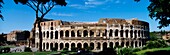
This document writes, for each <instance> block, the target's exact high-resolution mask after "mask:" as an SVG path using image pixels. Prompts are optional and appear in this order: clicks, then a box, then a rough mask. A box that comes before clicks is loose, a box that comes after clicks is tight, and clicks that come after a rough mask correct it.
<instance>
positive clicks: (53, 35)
mask: <svg viewBox="0 0 170 55" xmlns="http://www.w3.org/2000/svg"><path fill="white" fill-rule="evenodd" d="M148 33H149V32H148V31H143V30H118V29H116V30H112V29H110V30H106V29H105V30H76V31H75V30H71V31H69V30H65V31H63V30H60V31H50V32H49V31H46V32H45V31H44V32H43V37H44V38H50V39H58V37H94V36H96V37H97V36H107V34H108V36H109V37H126V38H128V37H130V38H137V37H147V36H148ZM37 35H38V34H37Z"/></svg>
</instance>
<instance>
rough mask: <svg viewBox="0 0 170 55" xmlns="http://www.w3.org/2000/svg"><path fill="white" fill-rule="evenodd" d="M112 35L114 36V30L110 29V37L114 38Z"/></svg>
mask: <svg viewBox="0 0 170 55" xmlns="http://www.w3.org/2000/svg"><path fill="white" fill-rule="evenodd" d="M112 34H113V30H112V29H110V32H109V36H110V37H112V36H113V35H112Z"/></svg>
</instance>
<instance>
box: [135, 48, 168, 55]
mask: <svg viewBox="0 0 170 55" xmlns="http://www.w3.org/2000/svg"><path fill="white" fill-rule="evenodd" d="M162 50H167V51H170V47H167V48H154V49H146V50H141V51H138V52H135V53H134V54H137V55H144V54H145V53H146V52H154V51H162Z"/></svg>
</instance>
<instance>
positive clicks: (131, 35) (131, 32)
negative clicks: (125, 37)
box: [130, 30, 133, 38]
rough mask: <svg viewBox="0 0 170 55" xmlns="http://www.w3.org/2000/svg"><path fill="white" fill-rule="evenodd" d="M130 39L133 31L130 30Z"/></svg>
mask: <svg viewBox="0 0 170 55" xmlns="http://www.w3.org/2000/svg"><path fill="white" fill-rule="evenodd" d="M130 38H133V30H130Z"/></svg>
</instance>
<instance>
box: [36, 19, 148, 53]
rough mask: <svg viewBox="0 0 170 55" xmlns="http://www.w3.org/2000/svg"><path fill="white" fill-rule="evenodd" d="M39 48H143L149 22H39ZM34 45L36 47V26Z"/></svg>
mask: <svg viewBox="0 0 170 55" xmlns="http://www.w3.org/2000/svg"><path fill="white" fill-rule="evenodd" d="M41 27H42V36H43V40H42V49H43V50H46V51H49V50H50V49H52V48H56V49H58V50H61V49H63V48H66V47H67V48H68V49H69V50H71V48H72V47H77V48H87V47H92V50H94V51H101V50H103V48H106V47H115V46H122V47H129V46H131V47H142V46H143V45H145V42H146V40H147V38H148V37H149V23H147V22H144V21H139V20H137V19H132V20H125V19H109V18H102V19H100V20H99V21H98V22H67V21H61V20H55V21H44V22H41ZM35 33H36V37H35V45H36V47H37V48H39V46H38V45H39V37H38V34H39V32H38V27H36V29H35Z"/></svg>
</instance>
